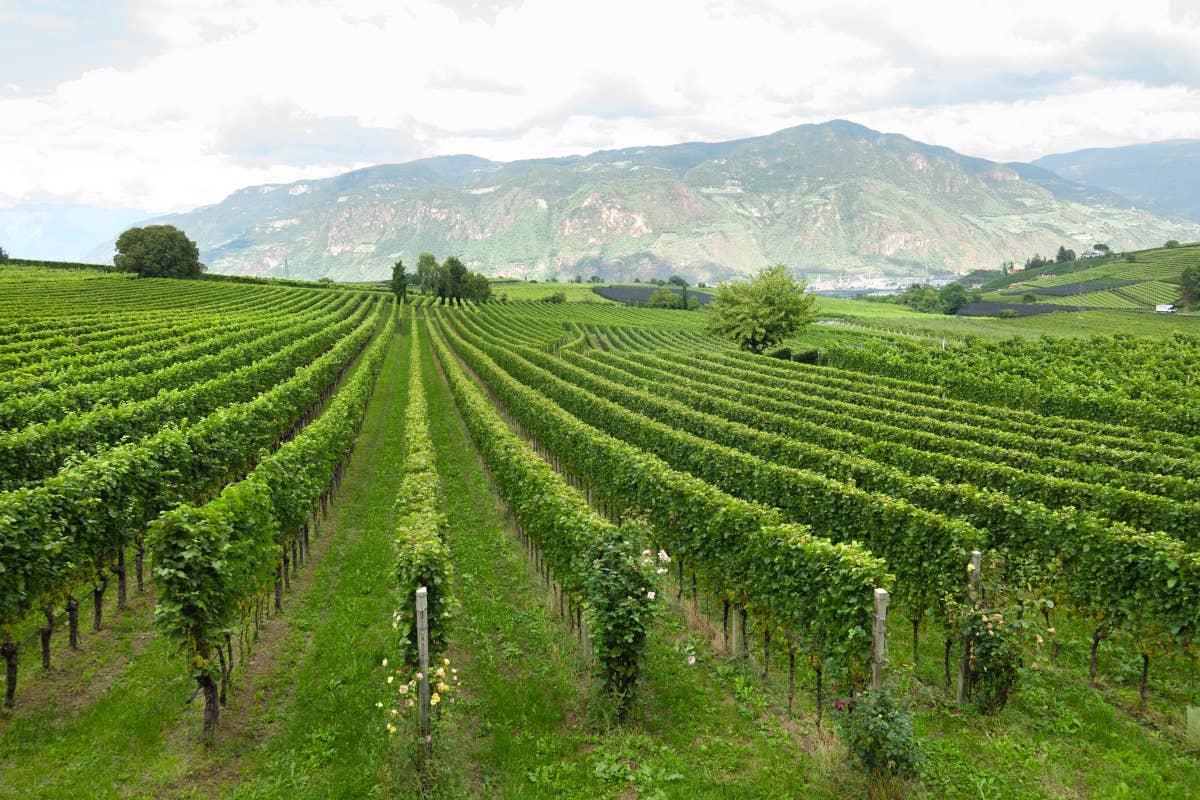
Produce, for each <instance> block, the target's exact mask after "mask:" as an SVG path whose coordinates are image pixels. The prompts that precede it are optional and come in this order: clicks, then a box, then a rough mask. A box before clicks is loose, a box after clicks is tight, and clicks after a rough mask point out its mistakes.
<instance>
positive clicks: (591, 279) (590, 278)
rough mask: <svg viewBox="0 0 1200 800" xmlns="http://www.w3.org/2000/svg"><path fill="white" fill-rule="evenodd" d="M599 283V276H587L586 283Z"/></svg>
mask: <svg viewBox="0 0 1200 800" xmlns="http://www.w3.org/2000/svg"><path fill="white" fill-rule="evenodd" d="M599 282H600V276H599V275H589V276H588V283H599Z"/></svg>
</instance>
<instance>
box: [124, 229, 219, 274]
mask: <svg viewBox="0 0 1200 800" xmlns="http://www.w3.org/2000/svg"><path fill="white" fill-rule="evenodd" d="M113 264H115V265H116V267H117V269H119V270H120V271H121V272H136V273H137V274H138V276H139V277H142V278H198V277H200V274H201V273H202V272H204V270H205V266H204V265H203V264H201V263H200V250H199V248H197V247H196V243H195V242H193V241H192V240H191V239H189V238H188V237H187V236H186V235H185V234H184V232H183V231H181V230H179V229H178V228H176V227H175V226H174V225H147V226H146V227H144V228H130V229H129V230H127V231H125V232H124V233H122V234H121V235H120V237H118V238H117V254H116V255H115V256H113Z"/></svg>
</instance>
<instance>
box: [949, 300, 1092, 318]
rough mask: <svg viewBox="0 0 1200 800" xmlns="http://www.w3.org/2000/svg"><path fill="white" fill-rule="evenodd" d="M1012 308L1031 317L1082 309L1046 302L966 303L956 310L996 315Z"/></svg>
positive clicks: (971, 314)
mask: <svg viewBox="0 0 1200 800" xmlns="http://www.w3.org/2000/svg"><path fill="white" fill-rule="evenodd" d="M1006 309H1009V310H1012V311H1013V312H1015V313H1016V315H1017V316H1018V317H1032V316H1034V315H1035V314H1049V313H1050V312H1052V311H1082V310H1083V309H1082V308H1081V307H1079V306H1059V305H1053V304H1050V303H1047V304H1045V305H1042V304H1041V303H1039V304H1037V305H1032V304H1029V303H994V302H979V303H967V304H966V305H965V306H963V307H962V308H960V309H959V310H958V315H959V316H960V317H997V316H999V315H1000V312H1001V311H1004V310H1006Z"/></svg>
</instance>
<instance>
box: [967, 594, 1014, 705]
mask: <svg viewBox="0 0 1200 800" xmlns="http://www.w3.org/2000/svg"><path fill="white" fill-rule="evenodd" d="M1020 629H1021V626H1020V625H1019V624H1017V623H1016V622H1015V621H1010V620H1008V619H1006V618H1005V612H1003V611H999V610H995V609H991V608H987V607H985V606H983V605H980V604H975V605H973V606H971V607H970V608H969V609H967V611H966V613H965V615H964V617H963V619H962V632H963V641H964V642H965V643H966V646H967V652H968V656H967V671H968V672H967V674H968V689H969V691H970V695H971V700H972V701H973V702H974V703H975V706H976V708H978V709H979V710H980V712H982V713H984V714H992V713H995V712H997V711H999V710H1000V709H1002V708H1004V706H1005V704H1006V703H1008V699H1009V697H1011V696H1012V693H1013V691H1015V690H1016V686H1017V677H1018V675H1019V670H1020V667H1021V649H1020Z"/></svg>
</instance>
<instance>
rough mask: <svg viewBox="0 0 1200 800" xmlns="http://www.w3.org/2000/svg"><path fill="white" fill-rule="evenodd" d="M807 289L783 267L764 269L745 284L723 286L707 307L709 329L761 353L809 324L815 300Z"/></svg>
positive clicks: (803, 282)
mask: <svg viewBox="0 0 1200 800" xmlns="http://www.w3.org/2000/svg"><path fill="white" fill-rule="evenodd" d="M807 287H808V283H807V281H801V280H797V279H796V278H795V277H793V276H791V275H788V274H787V272H786V271H785V270H784V266H783V264H776V265H775V266H773V267H766V268H764V269H762V270H760V271H759V273H758V275H756V276H755V277H753V278H752V279H750V280H748V281H743V282H740V283H725V284H722V285H721V286H719V287H718V288H717V294H716V296H715V297H714V298H713V300H712V302H711V303H709V304H708V306H707V307H706V309H707V313H708V321H707V326H708V330H709V332H710V333H713V334H716V335H717V336H722V337H724V338H726V339H731V340H733V341H734V342H736V343H737V344H738V345H739V346H740V347H741V348H742V349H743V350H749V351H750V352H751V353H761V352H762V351H763V350H764V349H765V348H767V347H770V346H772V345H774V344H778V343H779V342H781V341H783V340H784V339H786V338H787V337H788V336H792V335H793V334H796V333H798V332H800V331H801V330H802V329H803V328H804V327H805V326H806V325H808V323H810V322H812V320H813V317H814V316H815V314H814V312H813V310H812V306H813V299H814V298H813V295H811V294H809V293H808V292H806V291H805V289H806V288H807Z"/></svg>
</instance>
